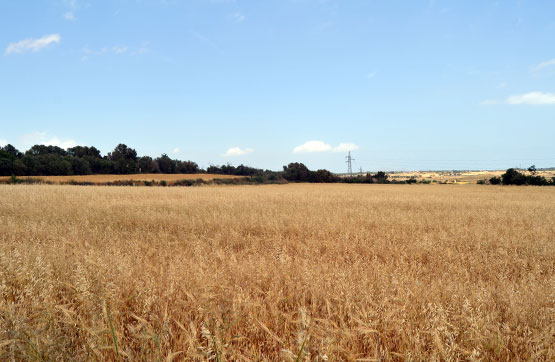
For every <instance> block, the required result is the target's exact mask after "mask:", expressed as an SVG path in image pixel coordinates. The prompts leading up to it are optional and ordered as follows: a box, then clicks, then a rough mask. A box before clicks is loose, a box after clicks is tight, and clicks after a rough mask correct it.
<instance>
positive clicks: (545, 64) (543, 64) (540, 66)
mask: <svg viewBox="0 0 555 362" xmlns="http://www.w3.org/2000/svg"><path fill="white" fill-rule="evenodd" d="M553 65H555V58H553V59H550V60H547V61H545V62H541V63H540V64H537V65H535V66H534V70H542V69H543V68H547V67H551V66H553Z"/></svg>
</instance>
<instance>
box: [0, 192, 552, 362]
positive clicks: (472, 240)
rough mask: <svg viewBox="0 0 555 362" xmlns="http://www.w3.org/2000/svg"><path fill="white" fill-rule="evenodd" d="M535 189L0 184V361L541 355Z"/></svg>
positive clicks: (548, 268)
mask: <svg viewBox="0 0 555 362" xmlns="http://www.w3.org/2000/svg"><path fill="white" fill-rule="evenodd" d="M554 211H555V193H554V192H553V191H552V190H551V189H549V188H534V187H520V188H517V187H494V186H492V187H480V186H434V185H421V186H414V185H413V186H401V185H285V186H259V187H253V186H250V187H249V186H238V187H203V188H171V189H168V188H131V187H130V188H125V187H121V188H110V187H94V188H91V187H79V186H49V185H0V227H1V232H0V359H2V360H20V359H44V360H89V359H96V360H122V361H123V360H157V359H169V360H171V359H172V358H173V359H176V360H204V359H208V358H211V359H214V360H253V361H258V360H297V359H298V360H312V361H325V360H328V361H337V360H356V359H359V360H361V361H362V360H365V361H369V360H383V359H385V360H408V359H413V360H414V359H416V360H421V359H422V360H429V359H436V360H439V359H442V360H443V359H444V360H448V359H462V360H472V359H476V360H478V359H486V360H514V359H526V360H527V359H537V360H553V359H554V358H555V309H554V308H555V240H554V235H555V218H554V217H553V215H554Z"/></svg>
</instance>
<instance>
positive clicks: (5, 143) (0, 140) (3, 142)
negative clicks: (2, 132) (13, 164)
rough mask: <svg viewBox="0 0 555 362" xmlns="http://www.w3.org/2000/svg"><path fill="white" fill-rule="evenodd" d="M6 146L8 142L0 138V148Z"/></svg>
mask: <svg viewBox="0 0 555 362" xmlns="http://www.w3.org/2000/svg"><path fill="white" fill-rule="evenodd" d="M7 144H8V141H6V140H5V139H2V138H0V147H4V146H5V145H7Z"/></svg>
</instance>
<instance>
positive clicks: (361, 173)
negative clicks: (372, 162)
mask: <svg viewBox="0 0 555 362" xmlns="http://www.w3.org/2000/svg"><path fill="white" fill-rule="evenodd" d="M360 174H361V175H362V167H361V168H360Z"/></svg>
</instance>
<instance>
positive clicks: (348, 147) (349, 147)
mask: <svg viewBox="0 0 555 362" xmlns="http://www.w3.org/2000/svg"><path fill="white" fill-rule="evenodd" d="M358 149H359V147H358V146H357V145H355V144H354V143H348V142H347V143H340V144H339V145H337V146H335V147H334V148H333V152H348V151H355V150H358Z"/></svg>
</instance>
